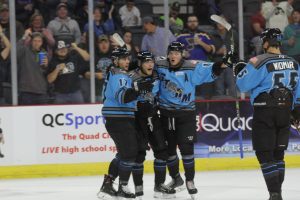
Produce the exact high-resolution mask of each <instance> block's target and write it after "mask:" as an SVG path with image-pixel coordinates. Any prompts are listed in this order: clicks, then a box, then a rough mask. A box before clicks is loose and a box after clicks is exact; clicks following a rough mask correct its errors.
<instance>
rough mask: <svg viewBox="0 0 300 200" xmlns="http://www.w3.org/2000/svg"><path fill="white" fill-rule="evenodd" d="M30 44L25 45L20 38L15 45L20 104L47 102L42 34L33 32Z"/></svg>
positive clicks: (45, 61)
mask: <svg viewBox="0 0 300 200" xmlns="http://www.w3.org/2000/svg"><path fill="white" fill-rule="evenodd" d="M31 38H32V39H31V45H30V46H29V47H28V46H25V45H24V40H23V39H21V40H20V41H19V42H18V46H17V63H18V90H19V104H20V105H36V104H47V103H48V100H49V99H48V83H47V79H46V76H45V72H46V70H47V68H48V58H47V56H43V57H40V56H39V53H44V54H46V51H45V50H44V49H43V48H42V46H43V35H42V34H41V33H39V32H33V33H32V35H31Z"/></svg>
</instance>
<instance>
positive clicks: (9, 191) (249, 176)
mask: <svg viewBox="0 0 300 200" xmlns="http://www.w3.org/2000/svg"><path fill="white" fill-rule="evenodd" d="M299 179H300V169H287V171H286V180H285V182H284V186H283V199H284V200H300V184H299ZM102 180H103V177H102V176H92V177H68V178H65V177H63V178H43V179H18V180H0V200H97V199H98V198H97V197H96V193H97V192H98V190H99V188H100V185H101V184H102ZM153 180H154V177H153V174H146V175H145V177H144V193H145V196H144V200H151V199H153V197H152V196H153ZM195 182H196V186H197V188H198V191H199V192H198V195H197V199H200V200H267V199H268V192H267V190H266V186H265V183H264V180H263V177H262V175H261V172H260V171H259V170H253V171H217V172H200V173H197V174H196V177H195ZM130 186H131V189H133V186H132V183H130ZM175 199H176V200H188V199H190V197H189V195H188V193H187V191H186V190H184V191H182V192H180V193H178V194H176V198H175ZM175 199H174V200H175Z"/></svg>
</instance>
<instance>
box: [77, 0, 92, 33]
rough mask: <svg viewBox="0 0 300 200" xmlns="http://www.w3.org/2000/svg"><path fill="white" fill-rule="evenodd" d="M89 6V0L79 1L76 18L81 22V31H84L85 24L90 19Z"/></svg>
mask: <svg viewBox="0 0 300 200" xmlns="http://www.w3.org/2000/svg"><path fill="white" fill-rule="evenodd" d="M88 8H89V7H88V0H83V1H79V2H78V3H77V8H76V9H77V11H76V15H75V19H76V21H77V22H78V24H79V27H80V31H81V32H84V26H85V24H86V23H88V21H89V13H88V12H89V11H88Z"/></svg>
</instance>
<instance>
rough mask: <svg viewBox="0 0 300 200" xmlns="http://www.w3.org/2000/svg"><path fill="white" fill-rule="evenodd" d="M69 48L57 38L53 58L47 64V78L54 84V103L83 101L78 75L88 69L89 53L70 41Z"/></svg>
mask: <svg viewBox="0 0 300 200" xmlns="http://www.w3.org/2000/svg"><path fill="white" fill-rule="evenodd" d="M71 45H72V49H73V50H74V51H72V49H69V48H68V46H67V45H66V43H65V42H64V41H62V40H59V41H58V42H57V45H56V50H55V52H54V55H53V58H52V60H51V62H50V64H49V69H48V72H47V74H48V75H47V79H48V82H49V83H53V84H54V92H55V103H56V104H66V103H68V104H69V103H70V104H72V103H83V102H84V99H83V96H82V93H81V91H80V77H79V76H80V75H82V76H83V75H84V74H85V73H86V72H87V71H88V62H86V61H88V60H89V54H88V53H87V52H86V51H85V50H83V49H81V48H79V47H78V46H77V45H76V43H72V44H71Z"/></svg>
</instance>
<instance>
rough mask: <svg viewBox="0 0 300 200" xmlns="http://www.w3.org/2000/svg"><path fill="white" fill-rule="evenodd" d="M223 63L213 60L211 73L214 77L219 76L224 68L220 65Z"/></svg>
mask: <svg viewBox="0 0 300 200" xmlns="http://www.w3.org/2000/svg"><path fill="white" fill-rule="evenodd" d="M222 64H223V62H222V61H219V62H215V63H214V64H213V66H212V73H213V76H214V77H217V76H220V75H221V73H222V72H223V71H224V69H225V68H223V67H221V66H222Z"/></svg>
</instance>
